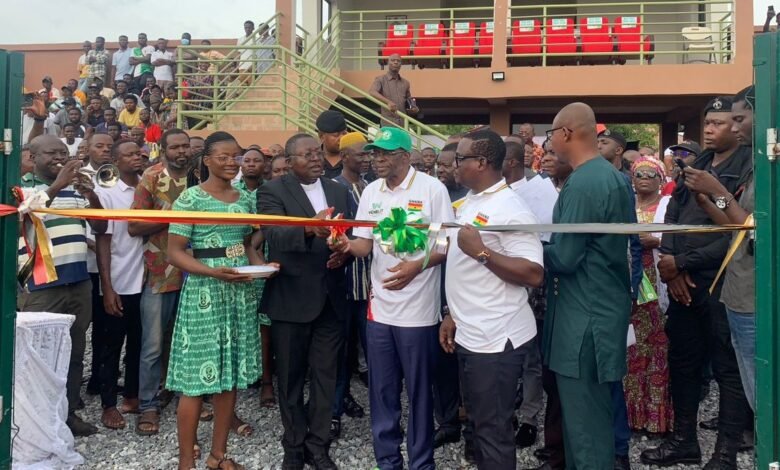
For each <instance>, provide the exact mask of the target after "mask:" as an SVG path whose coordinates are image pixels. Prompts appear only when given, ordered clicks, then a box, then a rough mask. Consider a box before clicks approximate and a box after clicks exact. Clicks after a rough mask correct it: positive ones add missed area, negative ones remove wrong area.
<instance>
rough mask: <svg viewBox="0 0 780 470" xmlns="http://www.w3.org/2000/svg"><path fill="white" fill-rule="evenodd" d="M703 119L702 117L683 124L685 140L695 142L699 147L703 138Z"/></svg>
mask: <svg viewBox="0 0 780 470" xmlns="http://www.w3.org/2000/svg"><path fill="white" fill-rule="evenodd" d="M703 119H704V116H698V117H695V118H693V119H689V120H687V121H685V122H684V123H683V125H685V138H686V139H691V140H695V141H696V142H698V143H699V145H702V139H703V138H704V134H703V132H704V128H703V127H702V120H703Z"/></svg>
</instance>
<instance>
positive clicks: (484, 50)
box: [477, 21, 493, 65]
mask: <svg viewBox="0 0 780 470" xmlns="http://www.w3.org/2000/svg"><path fill="white" fill-rule="evenodd" d="M477 42H478V43H479V48H478V49H477V52H478V53H479V55H484V56H487V57H480V58H479V59H477V65H482V64H485V65H490V62H491V61H492V59H491V58H492V56H493V22H492V21H484V22H482V24H481V25H479V37H478V38H477Z"/></svg>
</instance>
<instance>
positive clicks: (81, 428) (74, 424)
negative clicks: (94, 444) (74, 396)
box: [65, 413, 98, 437]
mask: <svg viewBox="0 0 780 470" xmlns="http://www.w3.org/2000/svg"><path fill="white" fill-rule="evenodd" d="M65 424H67V425H68V427H69V428H70V432H71V433H73V435H74V436H76V437H87V436H91V435H93V434H95V433H97V432H98V428H96V427H95V426H93V425H91V424H89V423H87V422H86V421H84V420H83V419H81V418H79V417H78V416H76V413H71V414H69V415H68V419H67V420H66V421H65Z"/></svg>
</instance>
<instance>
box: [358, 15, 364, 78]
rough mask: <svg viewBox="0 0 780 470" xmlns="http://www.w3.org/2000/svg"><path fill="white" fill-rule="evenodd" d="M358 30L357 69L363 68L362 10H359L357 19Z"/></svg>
mask: <svg viewBox="0 0 780 470" xmlns="http://www.w3.org/2000/svg"><path fill="white" fill-rule="evenodd" d="M358 25H359V26H358V31H359V39H358V41H359V42H360V47H358V50H359V52H358V54H359V56H358V70H363V12H362V11H361V12H360V15H359V20H358Z"/></svg>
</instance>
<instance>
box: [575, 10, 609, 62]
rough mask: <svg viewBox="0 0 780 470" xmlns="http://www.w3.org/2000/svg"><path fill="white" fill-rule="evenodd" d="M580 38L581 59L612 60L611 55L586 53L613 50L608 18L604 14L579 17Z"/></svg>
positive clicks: (594, 60)
mask: <svg viewBox="0 0 780 470" xmlns="http://www.w3.org/2000/svg"><path fill="white" fill-rule="evenodd" d="M580 40H581V41H582V54H583V57H582V60H583V62H584V63H588V64H595V63H611V62H612V55H595V56H588V55H587V54H592V53H608V52H614V51H615V45H614V43H613V41H612V34H610V27H609V19H608V18H607V17H606V16H590V17H584V18H580Z"/></svg>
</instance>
